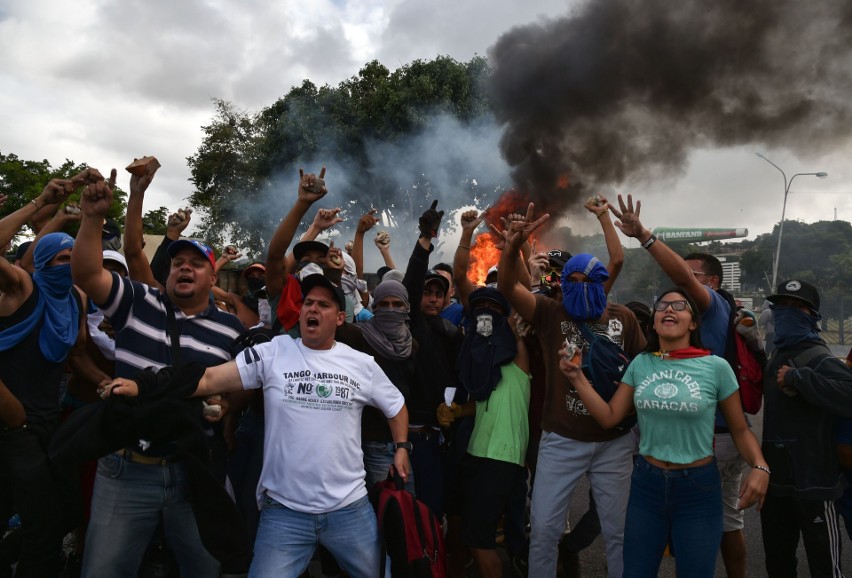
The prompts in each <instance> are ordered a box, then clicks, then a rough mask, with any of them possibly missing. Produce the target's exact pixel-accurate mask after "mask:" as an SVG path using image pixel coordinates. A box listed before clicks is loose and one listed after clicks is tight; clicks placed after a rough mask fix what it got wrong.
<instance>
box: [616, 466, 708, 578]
mask: <svg viewBox="0 0 852 578" xmlns="http://www.w3.org/2000/svg"><path fill="white" fill-rule="evenodd" d="M669 537H671V541H672V550H673V553H674V555H675V564H676V568H677V575H678V576H689V577H690V578H701V577H708V578H712V577H713V576H714V575H715V573H716V569H715V568H716V555H717V554H718V552H719V544H720V543H721V541H722V484H721V481H720V479H719V469H718V467H717V466H716V463H715V459H714V461H713V462H711V463H709V464H707V465H704V466H698V467H695V468H686V469H682V470H664V469H661V468H658V467H656V466H652V465H651V464H649V463H648V462H647V461H646V460H645V459H644V458H643V457H642V456H639V457H637V458H636V465H635V466H634V467H633V479H632V480H631V484H630V502H629V503H628V506H627V523H626V525H625V529H624V577H625V578H646V577H655V576H657V571H658V570H659V567H660V560H662V557H663V551H664V550H665V548H666V543H667V542H668V540H669Z"/></svg>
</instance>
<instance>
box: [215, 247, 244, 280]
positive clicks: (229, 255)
mask: <svg viewBox="0 0 852 578" xmlns="http://www.w3.org/2000/svg"><path fill="white" fill-rule="evenodd" d="M242 256H243V254H242V253H240V252H239V251H237V248H236V247H234V246H233V245H227V246H226V247H225V248H224V249H222V255H221V256H220V257H219V258H218V259H216V265H215V266H214V267H213V272H214V273H216V274H217V275H218V274H219V271H221V270H222V267H224V266H225V265H227V264H228V263H230V262H231V261H236V260H237V259H239V258H240V257H242Z"/></svg>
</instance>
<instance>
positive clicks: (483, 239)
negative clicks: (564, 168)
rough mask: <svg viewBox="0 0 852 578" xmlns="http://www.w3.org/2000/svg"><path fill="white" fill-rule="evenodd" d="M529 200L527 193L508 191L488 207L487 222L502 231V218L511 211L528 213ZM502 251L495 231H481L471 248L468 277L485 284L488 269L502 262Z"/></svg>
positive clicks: (479, 283)
mask: <svg viewBox="0 0 852 578" xmlns="http://www.w3.org/2000/svg"><path fill="white" fill-rule="evenodd" d="M527 202H528V201H527V196H526V195H523V194H521V193H519V192H517V191H506V192H505V193H503V194H502V195H501V196H500V198H499V199H497V202H496V203H494V204H493V205H492V206H491V207H489V208H488V215H487V216H486V217H485V224H487V225H489V226H490V225H493V226H495V227H496V228H497V229H499V230H501V231H502V230H503V221H502V219H503V218H505V217H507V216H508V215H510V214H511V213H521V214H524V213H526V210H527ZM500 252H501V251H500V249H498V248H497V238H496V236H495V235H494V233H481V234H480V235H478V236H477V237H476V242H475V244H474V245H473V246H472V247H471V249H470V267H469V268H468V271H467V276H468V279H470V281H471V282H472V283H473V284H474V285H484V284H485V277H486V275H488V270H489V269H490V268H491V267H493V266H494V265H496V264H497V263H499V262H500Z"/></svg>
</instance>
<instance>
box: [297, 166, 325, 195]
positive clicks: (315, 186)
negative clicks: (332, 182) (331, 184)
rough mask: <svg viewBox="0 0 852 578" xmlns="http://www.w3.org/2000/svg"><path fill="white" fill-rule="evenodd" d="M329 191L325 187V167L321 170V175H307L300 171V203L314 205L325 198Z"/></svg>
mask: <svg viewBox="0 0 852 578" xmlns="http://www.w3.org/2000/svg"><path fill="white" fill-rule="evenodd" d="M327 192H328V189H327V188H326V187H325V167H323V168H321V169H320V172H319V175H315V174H313V173H305V171H303V170H302V169H299V194H298V198H299V200H300V201H305V202H307V203H314V202H316V201H318V200H320V199H321V198H323V197H324V196H325V194H326V193H327Z"/></svg>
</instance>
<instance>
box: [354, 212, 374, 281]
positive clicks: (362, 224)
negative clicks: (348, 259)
mask: <svg viewBox="0 0 852 578" xmlns="http://www.w3.org/2000/svg"><path fill="white" fill-rule="evenodd" d="M378 222H379V220H378V219H377V218H376V209H370V210H369V211H367V213H365V214H363V215H361V218H360V219H358V226H357V227H356V228H355V239H354V240H353V241H352V260H353V261H355V277H357V278H358V279H363V278H364V235H365V234H366V233H367V231H369V230H370V229H372V228H373V227H375V226H376V223H378Z"/></svg>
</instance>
